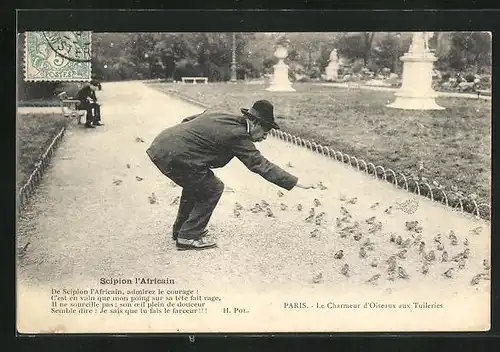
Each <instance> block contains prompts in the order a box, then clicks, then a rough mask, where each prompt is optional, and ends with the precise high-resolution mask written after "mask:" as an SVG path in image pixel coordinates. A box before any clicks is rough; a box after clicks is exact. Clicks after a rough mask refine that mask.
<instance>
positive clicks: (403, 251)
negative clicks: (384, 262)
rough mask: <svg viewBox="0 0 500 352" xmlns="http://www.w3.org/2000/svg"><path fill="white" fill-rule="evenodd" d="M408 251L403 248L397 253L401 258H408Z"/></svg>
mask: <svg viewBox="0 0 500 352" xmlns="http://www.w3.org/2000/svg"><path fill="white" fill-rule="evenodd" d="M407 252H408V250H407V249H403V250H402V251H401V252H398V254H396V255H397V256H398V257H399V258H401V259H405V258H406V253H407Z"/></svg>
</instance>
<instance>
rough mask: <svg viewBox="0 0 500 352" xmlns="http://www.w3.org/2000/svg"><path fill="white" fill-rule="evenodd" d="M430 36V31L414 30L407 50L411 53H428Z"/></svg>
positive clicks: (431, 34)
mask: <svg viewBox="0 0 500 352" xmlns="http://www.w3.org/2000/svg"><path fill="white" fill-rule="evenodd" d="M432 36H433V33H432V32H415V33H414V34H413V38H412V43H411V46H410V50H409V51H408V52H409V53H412V54H424V53H429V52H430V50H429V39H430V38H432Z"/></svg>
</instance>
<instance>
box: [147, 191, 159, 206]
mask: <svg viewBox="0 0 500 352" xmlns="http://www.w3.org/2000/svg"><path fill="white" fill-rule="evenodd" d="M148 199H149V203H150V204H155V203H157V200H156V196H155V194H154V193H151V195H150V196H149V197H148Z"/></svg>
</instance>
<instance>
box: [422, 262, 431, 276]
mask: <svg viewBox="0 0 500 352" xmlns="http://www.w3.org/2000/svg"><path fill="white" fill-rule="evenodd" d="M428 272H429V264H427V263H424V264H423V265H422V274H424V275H426V274H427V273H428Z"/></svg>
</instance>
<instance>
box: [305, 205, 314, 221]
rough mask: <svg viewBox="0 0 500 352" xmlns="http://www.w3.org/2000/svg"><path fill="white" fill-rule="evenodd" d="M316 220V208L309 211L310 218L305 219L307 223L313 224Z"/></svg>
mask: <svg viewBox="0 0 500 352" xmlns="http://www.w3.org/2000/svg"><path fill="white" fill-rule="evenodd" d="M313 219H314V208H311V210H310V211H309V216H308V217H307V218H305V219H304V221H305V222H312V221H313Z"/></svg>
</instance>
